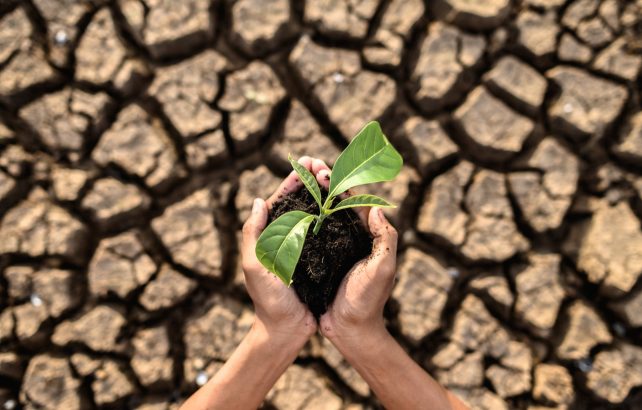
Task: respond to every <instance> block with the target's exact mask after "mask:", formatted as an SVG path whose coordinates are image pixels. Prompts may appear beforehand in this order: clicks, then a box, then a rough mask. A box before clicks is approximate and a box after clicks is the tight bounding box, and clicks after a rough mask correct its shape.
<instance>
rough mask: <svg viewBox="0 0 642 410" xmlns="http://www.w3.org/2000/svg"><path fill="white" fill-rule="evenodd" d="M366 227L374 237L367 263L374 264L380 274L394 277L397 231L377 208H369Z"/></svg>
mask: <svg viewBox="0 0 642 410" xmlns="http://www.w3.org/2000/svg"><path fill="white" fill-rule="evenodd" d="M368 227H369V228H370V233H371V234H372V236H373V237H374V241H373V244H372V257H371V259H370V261H369V263H374V264H375V266H377V267H378V268H379V269H378V270H379V271H380V272H385V273H386V274H389V275H390V276H394V273H395V267H396V265H397V231H396V229H395V228H394V227H393V226H392V225H391V224H390V222H388V220H387V219H386V217H385V216H384V215H383V210H382V209H381V208H378V207H373V208H370V212H369V214H368Z"/></svg>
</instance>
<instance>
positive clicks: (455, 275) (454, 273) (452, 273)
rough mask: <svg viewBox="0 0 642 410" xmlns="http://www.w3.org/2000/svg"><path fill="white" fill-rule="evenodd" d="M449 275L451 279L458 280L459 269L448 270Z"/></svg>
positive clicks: (451, 268)
mask: <svg viewBox="0 0 642 410" xmlns="http://www.w3.org/2000/svg"><path fill="white" fill-rule="evenodd" d="M448 274H449V275H450V277H451V278H455V279H457V278H458V277H459V269H457V268H453V267H450V268H448Z"/></svg>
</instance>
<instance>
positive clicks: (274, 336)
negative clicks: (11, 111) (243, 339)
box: [248, 316, 314, 357]
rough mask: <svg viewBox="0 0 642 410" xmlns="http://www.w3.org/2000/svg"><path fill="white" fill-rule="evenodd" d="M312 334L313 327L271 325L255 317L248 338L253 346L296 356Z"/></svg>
mask: <svg viewBox="0 0 642 410" xmlns="http://www.w3.org/2000/svg"><path fill="white" fill-rule="evenodd" d="M312 333H314V327H312V326H306V325H305V323H303V324H298V326H297V324H272V323H269V322H266V321H264V320H262V319H261V318H260V317H258V316H257V317H256V319H255V320H254V323H253V324H252V328H251V329H250V333H249V335H248V336H249V337H250V338H251V340H252V341H253V342H254V344H257V345H262V346H267V347H269V348H270V349H272V350H274V351H280V352H285V353H291V354H294V356H295V357H296V355H297V354H298V352H299V351H300V350H301V349H302V348H303V346H304V345H305V344H306V342H307V341H308V340H309V339H310V337H311V336H312Z"/></svg>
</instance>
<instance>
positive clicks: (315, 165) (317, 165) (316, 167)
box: [311, 158, 330, 175]
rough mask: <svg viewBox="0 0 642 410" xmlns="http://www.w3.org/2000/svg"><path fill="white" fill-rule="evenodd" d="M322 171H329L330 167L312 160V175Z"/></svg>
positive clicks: (323, 162)
mask: <svg viewBox="0 0 642 410" xmlns="http://www.w3.org/2000/svg"><path fill="white" fill-rule="evenodd" d="M323 169H325V170H327V171H328V172H329V171H330V167H329V166H328V165H327V164H326V163H325V161H323V160H321V159H318V158H312V169H311V171H312V173H313V174H314V175H316V174H318V173H319V172H320V171H321V170H323Z"/></svg>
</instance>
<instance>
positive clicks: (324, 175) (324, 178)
mask: <svg viewBox="0 0 642 410" xmlns="http://www.w3.org/2000/svg"><path fill="white" fill-rule="evenodd" d="M315 175H316V176H317V182H318V183H319V185H321V186H322V187H323V188H325V189H328V188H330V169H329V168H328V169H320V170H319V171H318V172H316V173H315Z"/></svg>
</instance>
